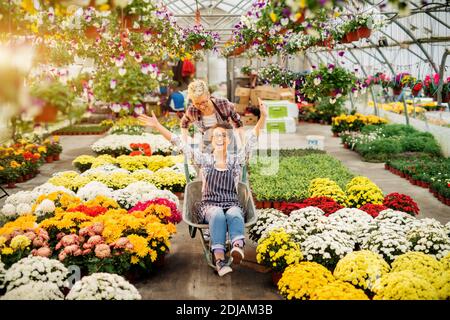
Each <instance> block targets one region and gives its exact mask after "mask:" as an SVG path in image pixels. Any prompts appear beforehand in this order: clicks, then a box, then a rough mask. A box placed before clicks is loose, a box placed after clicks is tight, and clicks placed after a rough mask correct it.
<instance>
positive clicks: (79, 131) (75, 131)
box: [53, 125, 110, 136]
mask: <svg viewBox="0 0 450 320" xmlns="http://www.w3.org/2000/svg"><path fill="white" fill-rule="evenodd" d="M109 128H110V127H109V126H104V125H89V126H86V125H73V126H67V127H65V128H62V129H59V130H56V131H55V132H53V134H56V135H59V136H61V135H66V136H77V135H101V134H104V133H106V132H107V131H108V130H109Z"/></svg>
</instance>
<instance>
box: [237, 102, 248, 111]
mask: <svg viewBox="0 0 450 320" xmlns="http://www.w3.org/2000/svg"><path fill="white" fill-rule="evenodd" d="M247 107H248V103H244V104H241V103H236V104H235V105H234V110H236V112H237V113H245V110H247Z"/></svg>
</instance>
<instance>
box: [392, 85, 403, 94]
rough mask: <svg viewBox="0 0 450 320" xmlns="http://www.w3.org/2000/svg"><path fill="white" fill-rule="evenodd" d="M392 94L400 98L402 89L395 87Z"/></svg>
mask: <svg viewBox="0 0 450 320" xmlns="http://www.w3.org/2000/svg"><path fill="white" fill-rule="evenodd" d="M392 92H393V93H394V96H399V95H400V94H401V93H402V88H401V87H394V88H392Z"/></svg>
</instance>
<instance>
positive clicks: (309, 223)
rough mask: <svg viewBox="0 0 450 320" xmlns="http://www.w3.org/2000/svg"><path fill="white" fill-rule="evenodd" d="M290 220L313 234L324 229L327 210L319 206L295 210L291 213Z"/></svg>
mask: <svg viewBox="0 0 450 320" xmlns="http://www.w3.org/2000/svg"><path fill="white" fill-rule="evenodd" d="M289 220H291V221H292V222H294V223H295V224H297V226H299V227H300V228H302V229H303V230H304V231H305V232H306V234H307V235H313V234H316V233H320V232H322V231H324V230H325V229H326V224H327V217H326V216H325V212H323V211H322V209H320V208H317V207H306V208H302V209H298V210H294V211H292V212H291V214H290V215H289Z"/></svg>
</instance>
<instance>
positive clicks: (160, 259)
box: [154, 254, 166, 268]
mask: <svg viewBox="0 0 450 320" xmlns="http://www.w3.org/2000/svg"><path fill="white" fill-rule="evenodd" d="M165 257H166V255H165V254H163V255H160V256H158V258H157V259H156V260H155V262H154V265H155V267H158V268H161V267H164V265H165Z"/></svg>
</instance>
